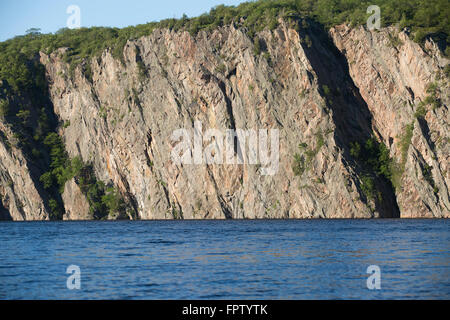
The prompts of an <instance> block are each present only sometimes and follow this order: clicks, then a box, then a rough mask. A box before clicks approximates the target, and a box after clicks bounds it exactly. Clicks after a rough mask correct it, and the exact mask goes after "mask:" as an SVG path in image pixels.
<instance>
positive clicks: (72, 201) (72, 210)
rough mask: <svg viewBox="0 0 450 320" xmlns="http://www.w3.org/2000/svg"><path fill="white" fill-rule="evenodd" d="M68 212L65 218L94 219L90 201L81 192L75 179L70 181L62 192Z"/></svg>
mask: <svg viewBox="0 0 450 320" xmlns="http://www.w3.org/2000/svg"><path fill="white" fill-rule="evenodd" d="M62 200H63V202H64V209H65V212H66V214H65V215H64V220H92V219H93V216H92V214H91V213H90V210H89V209H90V206H89V202H88V201H87V199H86V197H85V195H84V194H83V193H82V192H81V190H80V187H79V186H78V185H77V183H76V182H75V179H71V180H70V181H68V182H67V183H66V185H65V187H64V192H63V194H62Z"/></svg>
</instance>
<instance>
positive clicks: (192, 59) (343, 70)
mask: <svg viewBox="0 0 450 320" xmlns="http://www.w3.org/2000/svg"><path fill="white" fill-rule="evenodd" d="M319 30H320V29H319V28H315V27H314V26H311V27H310V28H306V29H299V28H295V27H293V26H291V25H290V24H289V23H285V22H281V24H280V26H279V27H278V28H277V29H276V30H274V31H268V30H267V31H263V32H260V33H258V35H257V38H258V40H257V42H258V44H255V40H254V39H252V38H250V37H249V36H248V35H247V34H246V33H245V31H244V30H242V29H240V28H235V27H234V26H232V25H230V26H226V27H220V28H217V29H216V30H214V31H208V32H206V31H201V32H200V33H199V34H198V35H196V36H192V35H191V34H189V33H188V32H181V31H180V32H174V31H169V30H167V29H157V30H155V31H154V32H153V33H152V34H151V35H150V36H146V37H142V38H140V39H137V40H130V41H128V42H127V44H126V46H125V47H124V50H123V59H122V60H120V59H115V58H113V55H112V53H111V52H110V51H109V50H105V51H104V52H103V54H102V55H101V56H100V57H97V58H93V59H92V60H90V61H88V62H86V63H87V64H88V65H89V67H90V68H89V69H90V70H91V73H90V74H87V73H86V72H84V69H83V66H81V65H80V66H78V67H77V68H75V70H73V72H72V71H71V70H70V66H69V65H68V64H67V63H66V62H65V61H64V59H63V56H64V53H65V51H66V50H67V49H66V48H61V49H59V50H57V51H55V52H53V53H51V54H45V53H42V52H41V54H40V62H41V63H42V65H44V66H45V70H46V76H47V81H48V84H49V96H50V100H51V102H52V105H53V110H54V113H55V115H56V117H57V118H58V119H59V121H60V123H61V124H63V125H60V126H59V127H58V133H59V135H60V136H61V137H62V140H63V141H64V145H65V148H66V150H67V152H68V154H69V156H70V158H75V157H80V158H81V159H82V160H83V162H85V163H91V164H92V168H93V172H94V173H95V176H96V178H97V179H98V180H99V181H102V182H104V183H105V184H108V185H113V186H115V187H116V188H117V189H118V190H119V192H120V194H121V196H122V197H123V198H124V199H125V202H126V203H127V205H128V206H129V207H130V208H131V212H134V214H128V218H131V219H247V218H248V219H253V218H390V217H405V218H416V217H427V218H431V217H434V218H441V217H446V218H448V217H449V215H450V203H449V194H448V187H449V182H450V180H449V172H448V170H447V169H448V163H449V144H448V142H449V128H448V126H449V114H448V105H449V97H450V95H449V90H450V89H449V85H448V78H447V76H446V75H445V74H444V67H445V66H446V65H448V60H447V59H445V58H444V57H443V56H442V54H441V53H440V51H439V49H438V48H437V46H436V45H435V44H434V43H433V42H430V41H429V42H427V43H426V45H425V47H424V48H422V47H421V46H420V45H418V44H417V43H415V42H413V41H412V40H411V39H410V37H409V36H408V34H407V32H406V31H405V32H403V31H402V32H399V30H397V29H395V28H386V29H382V30H380V31H367V30H365V29H364V28H362V27H360V28H353V29H352V28H349V27H348V26H346V25H341V26H337V27H335V28H332V29H331V30H330V32H329V34H326V33H324V32H321V31H319ZM255 47H257V49H256V48H255ZM195 122H201V123H202V126H203V132H204V131H206V130H207V129H209V128H214V129H218V130H220V131H223V132H224V131H225V130H227V129H243V130H259V129H278V130H279V144H280V146H279V168H278V171H277V172H276V174H274V175H263V174H262V172H261V171H262V170H263V166H261V165H251V164H248V163H247V164H245V165H225V164H224V165H211V164H210V165H186V164H183V165H177V164H175V163H174V162H173V161H172V159H171V151H172V149H173V147H174V142H173V141H172V140H171V136H172V134H173V132H174V131H175V130H177V129H183V128H186V129H188V130H193V128H194V124H195ZM371 137H375V139H376V140H377V141H378V142H379V143H380V145H385V146H386V147H387V150H388V153H389V157H390V158H391V166H390V170H391V173H392V175H391V176H390V177H391V179H388V178H387V177H386V176H383V175H381V174H379V173H377V172H376V170H375V169H374V168H373V167H371V166H370V165H368V164H369V163H371V162H370V161H368V160H367V159H365V160H363V157H359V156H358V155H357V154H356V153H355V146H356V145H358V146H364V143H366V141H368V140H369V139H370V138H371ZM13 141H14V134H13V132H12V131H11V129H10V128H9V127H8V126H7V125H6V124H5V123H4V122H2V121H1V120H0V158H1V163H0V199H1V202H0V218H4V219H13V220H44V219H49V217H50V213H49V209H48V205H47V204H46V202H47V201H48V200H47V198H46V195H45V191H43V187H42V185H41V182H40V181H39V180H38V179H36V178H34V175H33V174H30V172H32V170H33V168H30V164H29V163H28V161H27V157H26V156H24V155H23V154H22V152H21V150H20V148H17V147H15V144H14V143H13ZM207 145H208V143H205V144H204V147H206V146H207ZM272 151H273V150H272ZM362 153H364V147H363V150H362ZM61 198H62V201H63V203H64V208H65V212H66V214H64V219H66V220H77V219H92V218H93V216H92V214H91V212H90V210H89V202H88V201H87V199H86V197H85V195H84V194H83V192H82V191H81V189H80V187H79V185H78V183H77V181H76V180H74V179H71V180H70V181H69V182H67V184H66V186H65V188H64V192H63V193H62V196H61ZM110 218H111V219H114V218H115V217H113V216H111V217H110Z"/></svg>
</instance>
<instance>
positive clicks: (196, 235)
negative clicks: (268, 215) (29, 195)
mask: <svg viewBox="0 0 450 320" xmlns="http://www.w3.org/2000/svg"><path fill="white" fill-rule="evenodd" d="M449 227H450V222H449V221H448V220H338V221H331V220H318V221H154V222H150V221H149V222H144V221H143V222H25V223H13V222H2V223H0V298H1V299H257V300H259V299H289V300H290V299H296V300H297V299H417V298H420V299H449V298H450V246H449V244H450V242H449V241H450V232H449V230H450V229H449ZM69 265H77V266H79V268H80V271H81V274H80V280H81V282H80V283H81V288H80V290H69V289H67V285H66V280H67V278H68V277H69V276H70V274H66V269H67V267H68V266H69ZM370 265H377V266H379V268H380V271H381V275H380V277H381V290H369V289H368V288H367V278H368V277H369V276H370V274H367V268H368V267H369V266H370Z"/></svg>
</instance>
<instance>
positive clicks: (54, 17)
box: [0, 0, 245, 41]
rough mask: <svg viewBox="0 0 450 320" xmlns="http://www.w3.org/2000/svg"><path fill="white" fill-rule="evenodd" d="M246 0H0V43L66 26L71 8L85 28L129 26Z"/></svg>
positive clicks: (195, 13)
mask: <svg viewBox="0 0 450 320" xmlns="http://www.w3.org/2000/svg"><path fill="white" fill-rule="evenodd" d="M242 2H245V1H244V0H159V1H158V0H156V1H155V0H0V41H4V40H6V39H10V38H12V37H14V36H16V35H22V34H24V33H25V31H26V30H28V29H29V28H41V29H42V32H43V33H49V32H55V31H57V30H58V29H61V28H64V27H66V23H67V19H68V18H69V16H70V15H69V14H67V13H66V10H67V8H68V7H69V6H70V5H77V6H79V7H80V9H81V26H82V27H91V26H106V27H125V26H129V25H137V24H142V23H146V22H150V21H158V20H161V19H165V18H180V17H181V16H182V15H183V13H186V14H187V15H188V16H189V17H194V16H198V15H200V14H202V13H204V12H208V11H209V10H210V9H211V8H212V7H214V6H216V5H219V4H225V5H238V4H239V3H242Z"/></svg>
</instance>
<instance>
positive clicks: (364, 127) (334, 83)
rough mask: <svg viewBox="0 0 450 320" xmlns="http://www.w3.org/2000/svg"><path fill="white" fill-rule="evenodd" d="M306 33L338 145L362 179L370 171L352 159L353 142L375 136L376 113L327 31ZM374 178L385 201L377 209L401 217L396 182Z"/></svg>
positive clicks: (316, 28)
mask: <svg viewBox="0 0 450 320" xmlns="http://www.w3.org/2000/svg"><path fill="white" fill-rule="evenodd" d="M305 32H307V34H308V36H309V37H310V38H311V39H313V41H312V44H309V45H307V44H305V43H302V46H303V49H304V51H305V54H306V56H307V57H308V59H309V62H310V63H311V66H312V67H313V69H314V70H315V72H316V74H317V78H318V82H319V90H320V93H321V95H322V96H323V97H324V99H326V101H327V102H326V103H327V106H328V107H329V108H330V109H331V110H332V114H333V121H334V123H335V124H336V130H335V133H334V134H335V141H336V144H337V145H338V147H339V148H340V149H342V150H343V151H344V153H343V156H344V159H345V160H346V162H347V163H349V164H354V165H353V166H354V167H355V170H356V172H357V173H358V175H359V176H360V178H361V177H362V175H363V173H364V171H365V170H368V168H367V167H365V166H364V164H362V163H360V162H359V161H358V159H354V158H353V157H352V156H351V154H350V148H351V143H353V142H360V143H362V144H363V143H365V141H367V140H368V139H370V138H371V137H372V136H373V135H374V132H373V131H372V118H373V117H372V114H371V112H370V110H369V108H368V106H367V103H366V102H365V101H364V99H363V98H362V96H361V94H360V91H359V89H358V87H357V86H356V85H355V83H354V82H353V80H352V78H351V76H350V72H349V65H348V61H347V59H346V58H345V56H344V55H343V54H342V53H341V52H340V51H339V50H338V49H337V48H336V46H335V45H334V44H333V42H332V40H331V39H330V38H329V36H328V34H327V33H326V32H325V29H324V28H323V27H322V26H320V25H312V26H311V29H309V30H307V31H305ZM301 36H302V35H301ZM303 36H306V35H303ZM371 176H372V177H373V178H375V181H376V183H375V184H376V188H377V190H378V191H379V192H380V193H381V199H382V200H381V199H380V200H379V201H375V206H376V208H375V210H376V211H378V212H379V213H380V215H381V217H382V218H399V217H400V209H399V207H398V204H397V200H396V196H395V190H394V188H393V186H392V183H391V182H390V181H389V180H387V179H386V178H384V177H380V176H379V175H377V174H375V173H374V172H372V173H371ZM361 194H362V193H361Z"/></svg>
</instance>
